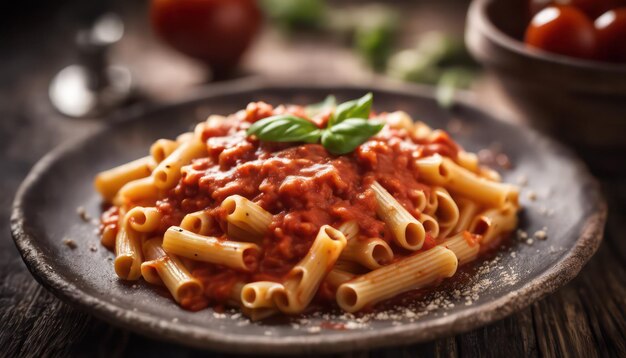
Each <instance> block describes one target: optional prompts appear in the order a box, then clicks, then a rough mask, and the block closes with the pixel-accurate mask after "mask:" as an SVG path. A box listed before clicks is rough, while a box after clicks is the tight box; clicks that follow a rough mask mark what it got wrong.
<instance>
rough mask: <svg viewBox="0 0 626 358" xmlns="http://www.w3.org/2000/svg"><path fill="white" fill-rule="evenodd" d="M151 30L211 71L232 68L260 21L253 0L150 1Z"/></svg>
mask: <svg viewBox="0 0 626 358" xmlns="http://www.w3.org/2000/svg"><path fill="white" fill-rule="evenodd" d="M150 18H151V22H152V27H153V29H154V31H155V32H156V33H157V35H158V36H160V37H161V38H162V39H163V40H164V41H165V42H167V43H168V44H169V45H171V46H172V47H174V48H175V49H177V50H179V51H180V52H182V53H184V54H186V55H188V56H191V57H195V58H197V59H200V60H202V61H204V62H206V63H207V64H209V65H210V66H211V67H212V69H213V70H214V72H222V71H228V70H230V69H231V68H233V67H234V66H235V65H236V64H237V63H238V61H239V59H240V58H241V55H243V53H244V52H245V50H246V48H247V47H248V46H249V44H250V42H251V41H252V38H253V37H254V35H255V34H256V32H257V31H258V28H259V26H260V23H261V12H260V10H259V8H258V6H257V4H256V1H255V0H152V5H151V8H150Z"/></svg>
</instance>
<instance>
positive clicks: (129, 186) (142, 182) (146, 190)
mask: <svg viewBox="0 0 626 358" xmlns="http://www.w3.org/2000/svg"><path fill="white" fill-rule="evenodd" d="M158 197H159V189H158V188H157V187H156V186H155V185H154V179H153V178H152V177H146V178H142V179H137V180H133V181H131V182H128V183H126V184H125V185H124V186H123V187H122V188H121V189H120V190H119V192H118V193H117V196H116V197H115V200H114V203H115V204H116V205H124V204H128V203H130V202H142V201H154V200H156V199H157V198H158Z"/></svg>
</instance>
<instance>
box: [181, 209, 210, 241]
mask: <svg viewBox="0 0 626 358" xmlns="http://www.w3.org/2000/svg"><path fill="white" fill-rule="evenodd" d="M180 227H181V228H182V229H185V230H187V231H191V232H193V233H194V234H198V235H203V236H207V235H209V233H210V232H211V228H212V227H213V219H212V218H211V216H209V214H207V212H206V211H204V210H201V211H196V212H194V213H190V214H187V215H185V217H184V218H183V221H182V222H181V223H180Z"/></svg>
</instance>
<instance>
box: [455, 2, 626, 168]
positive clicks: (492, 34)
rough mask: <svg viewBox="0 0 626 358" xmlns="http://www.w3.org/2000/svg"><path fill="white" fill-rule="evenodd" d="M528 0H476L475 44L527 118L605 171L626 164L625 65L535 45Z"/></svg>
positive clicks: (470, 22) (471, 42)
mask: <svg viewBox="0 0 626 358" xmlns="http://www.w3.org/2000/svg"><path fill="white" fill-rule="evenodd" d="M525 3H526V2H525V1H524V0H474V2H473V3H472V4H471V6H470V9H469V12H468V19H467V30H466V42H467V46H468V47H469V50H470V52H471V53H472V54H473V55H474V57H475V58H476V59H477V60H478V61H479V62H481V63H482V64H483V65H484V66H485V67H486V69H487V71H488V72H489V73H490V74H492V75H493V77H495V78H496V80H497V82H498V85H499V86H500V87H501V89H502V92H503V93H504V94H505V96H506V97H507V98H508V100H509V102H510V103H511V104H512V105H513V106H514V107H515V109H516V110H518V111H519V112H520V114H521V115H523V116H524V117H525V118H526V119H528V120H529V121H530V122H531V123H532V124H534V125H535V126H537V127H539V128H540V129H543V130H547V131H548V132H550V133H552V134H553V135H554V136H555V137H557V138H559V139H561V140H564V141H565V142H567V143H569V144H570V145H572V146H573V147H574V149H576V150H577V151H578V152H579V153H580V154H581V156H583V157H584V158H585V159H586V160H587V162H588V163H589V164H590V166H591V167H592V169H593V170H594V171H596V172H601V173H617V172H622V173H624V172H626V167H624V166H623V165H619V164H620V162H621V157H622V155H623V154H625V153H626V139H625V138H624V137H625V135H626V65H621V64H612V63H604V62H598V61H589V60H581V59H577V58H572V57H567V56H562V55H557V54H552V53H548V52H545V51H540V50H536V49H530V48H528V47H526V46H525V44H524V42H523V37H524V31H525V29H526V25H527V24H528V17H527V11H526V7H525Z"/></svg>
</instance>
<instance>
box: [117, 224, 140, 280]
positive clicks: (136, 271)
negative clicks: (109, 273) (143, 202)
mask: <svg viewBox="0 0 626 358" xmlns="http://www.w3.org/2000/svg"><path fill="white" fill-rule="evenodd" d="M143 238H144V235H143V234H140V233H138V232H136V231H134V230H133V229H132V228H131V227H130V225H129V216H128V213H127V214H126V215H125V216H124V219H123V222H122V225H121V226H120V227H119V229H118V231H117V236H116V237H115V262H114V267H115V273H116V274H117V276H119V277H120V278H121V279H124V280H129V281H134V280H138V279H139V277H141V262H142V261H143V258H142V252H141V241H142V239H143Z"/></svg>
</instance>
